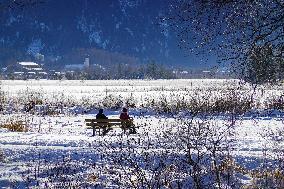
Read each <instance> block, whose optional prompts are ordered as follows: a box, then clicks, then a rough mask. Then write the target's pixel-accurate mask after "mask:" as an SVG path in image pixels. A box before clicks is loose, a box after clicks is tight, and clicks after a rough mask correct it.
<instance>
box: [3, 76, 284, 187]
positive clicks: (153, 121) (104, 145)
mask: <svg viewBox="0 0 284 189" xmlns="http://www.w3.org/2000/svg"><path fill="white" fill-rule="evenodd" d="M238 86H239V82H238V81H237V80H157V81H142V80H136V81H135V80H133V81H127V80H118V81H2V84H1V90H2V91H3V94H2V96H4V97H5V99H4V100H3V101H5V103H4V102H2V103H4V105H3V106H4V110H3V111H2V115H1V118H0V121H1V124H4V123H7V122H13V120H14V121H15V120H16V121H19V120H21V121H24V122H25V123H26V126H27V127H28V131H27V132H12V131H9V130H8V129H6V128H0V187H1V188H26V187H34V188H71V187H74V188H197V183H201V184H202V185H201V186H203V187H205V186H206V187H207V188H218V187H219V188H240V187H244V186H252V185H253V184H259V183H262V181H261V179H262V177H257V176H255V174H254V173H252V170H258V171H259V172H261V171H263V170H265V171H266V172H268V171H267V170H270V172H269V173H270V175H272V176H271V177H275V175H276V173H275V172H273V171H274V170H275V167H278V168H280V167H279V166H282V164H281V163H279V162H281V160H284V157H283V156H282V151H281V150H282V144H283V141H284V139H283V135H282V134H283V133H284V130H283V121H284V118H283V115H284V114H283V113H282V112H281V111H280V110H262V111H261V113H259V114H256V113H247V114H244V115H234V114H230V113H228V114H218V115H216V114H214V115H206V116H205V115H200V114H199V115H196V116H193V115H192V114H190V113H188V112H186V111H184V110H182V111H179V112H175V113H174V114H173V113H165V112H162V113H161V112H156V111H154V109H152V108H151V107H150V106H145V104H147V103H148V102H150V103H151V102H152V101H153V99H154V100H157V101H158V100H160V98H161V97H163V95H165V96H166V102H167V103H169V104H170V103H172V101H171V100H176V99H177V98H182V97H183V96H186V95H187V94H188V93H189V92H190V93H191V94H194V93H196V92H200V91H201V92H202V93H203V92H204V91H211V92H212V93H210V94H211V95H212V94H216V95H218V94H219V93H221V91H224V90H230V89H235V90H237V89H238V90H240V91H245V92H244V93H246V94H248V95H250V94H251V93H252V92H251V91H250V89H249V86H242V88H241V89H240V88H238ZM282 92H283V91H282V87H281V86H277V87H275V88H273V87H267V88H265V87H263V88H262V89H261V90H259V91H258V93H257V94H256V97H255V99H256V101H259V102H262V103H263V101H264V100H263V99H265V98H267V97H269V96H271V95H272V94H273V95H276V94H282ZM198 94H200V93H198ZM110 95H112V96H115V98H112V99H110V101H112V100H114V99H115V100H117V98H120V99H121V103H120V104H119V103H118V105H121V107H122V106H125V105H129V104H128V103H127V102H126V101H127V100H129V99H131V100H132V101H133V103H135V106H132V107H130V108H129V111H130V115H131V116H132V117H133V118H134V123H135V125H136V126H137V134H131V135H130V134H129V133H123V132H122V130H121V129H120V128H114V129H113V130H111V131H110V132H109V133H108V134H107V135H106V136H94V137H92V136H91V135H92V130H90V129H87V128H86V126H85V122H84V121H85V119H86V118H93V117H95V114H96V113H97V108H99V107H103V105H105V104H104V102H103V99H104V98H106V97H108V96H110ZM130 97H131V98H130ZM173 97H175V98H173ZM211 97H212V98H214V96H211ZM7 98H8V99H7ZM33 98H37V99H38V98H40V99H41V100H42V101H43V104H46V103H51V102H54V103H59V102H62V101H64V104H66V103H71V104H72V103H73V104H72V105H70V106H66V105H64V107H61V111H58V113H57V114H52V115H50V114H47V115H46V114H41V113H39V112H37V111H35V112H33V113H30V112H25V111H23V110H22V109H23V108H22V107H23V106H24V103H25V102H28V101H29V100H31V99H33ZM66 99H68V101H66ZM149 99H150V100H149ZM86 101H87V102H88V103H87V105H86V104H85V102H86ZM92 103H94V104H95V105H94V106H92ZM14 104H17V105H18V106H19V107H20V108H18V109H17V108H15V107H13V108H9V107H11V106H14ZM148 104H149V103H148ZM84 105H85V106H84ZM116 105H117V104H116ZM53 106H54V104H53ZM121 107H118V108H117V107H111V106H110V107H109V108H108V109H106V110H105V113H106V114H107V115H108V116H109V117H110V118H118V116H119V113H120V110H121ZM5 108H6V109H5ZM253 111H256V110H253ZM251 112H252V111H251ZM11 120H12V121H11ZM229 160H230V161H229ZM231 160H233V161H234V163H228V162H231ZM224 164H226V166H225V167H226V168H224ZM237 165H238V166H239V167H238V166H237ZM240 167H243V168H245V169H246V170H247V171H243V172H242V171H241V170H240V169H241V168H240ZM217 170H219V171H217ZM282 170H283V169H282ZM277 173H278V172H277ZM228 175H230V176H228ZM278 175H280V176H279V178H280V180H281V179H282V181H283V176H282V175H283V174H282V172H281V168H280V173H279V174H278ZM219 177H220V178H219ZM267 177H269V176H267V175H266V180H267ZM198 178H200V179H198ZM277 178H278V177H277ZM277 178H273V179H274V180H275V179H276V180H277ZM273 179H272V181H270V180H271V179H270V180H269V181H270V182H272V183H274V180H273ZM259 180H260V181H259ZM266 180H265V181H266ZM278 180H279V179H278ZM278 180H277V181H278ZM203 187H201V188H203Z"/></svg>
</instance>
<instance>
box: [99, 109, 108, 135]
mask: <svg viewBox="0 0 284 189" xmlns="http://www.w3.org/2000/svg"><path fill="white" fill-rule="evenodd" d="M96 119H108V117H107V116H106V115H105V114H104V110H103V109H99V113H98V114H97V115H96ZM102 123H104V122H103V121H102ZM109 130H111V128H110V127H109V126H107V124H106V125H104V126H103V135H106V134H107V132H108V131H109Z"/></svg>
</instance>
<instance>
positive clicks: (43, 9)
mask: <svg viewBox="0 0 284 189" xmlns="http://www.w3.org/2000/svg"><path fill="white" fill-rule="evenodd" d="M171 3H172V2H171V0H155V1H153V0H68V1H67V0H60V1H58V0H46V1H45V3H43V4H40V5H37V6H34V7H25V8H24V9H14V10H12V11H5V12H2V13H1V17H0V19H1V20H0V24H1V29H0V48H2V49H3V48H4V49H5V48H10V49H13V50H17V52H18V51H19V52H20V53H17V54H21V58H25V57H26V56H35V55H36V54H38V53H39V54H43V55H45V57H53V58H54V57H62V56H64V54H66V53H69V52H70V51H72V49H76V48H90V49H91V48H96V49H102V50H105V51H107V52H111V53H121V54H123V55H127V56H131V57H136V58H138V59H139V60H140V61H141V62H142V63H145V62H148V61H149V60H154V61H156V62H158V63H161V64H166V65H170V66H183V67H189V68H200V67H210V66H212V65H215V64H216V63H215V62H216V61H215V60H214V58H209V61H204V59H206V58H207V57H206V58H204V57H203V58H201V57H197V56H195V55H191V54H188V53H187V52H185V51H184V50H182V49H180V48H179V46H178V39H177V34H176V33H175V32H174V31H173V30H172V29H171V27H170V26H169V25H168V24H167V23H163V24H161V23H160V18H162V17H164V16H167V14H168V11H169V7H170V5H171ZM0 61H1V56H0Z"/></svg>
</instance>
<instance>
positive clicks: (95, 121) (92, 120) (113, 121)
mask: <svg viewBox="0 0 284 189" xmlns="http://www.w3.org/2000/svg"><path fill="white" fill-rule="evenodd" d="M122 121H123V120H121V119H85V122H86V123H121V122H122Z"/></svg>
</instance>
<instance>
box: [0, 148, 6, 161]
mask: <svg viewBox="0 0 284 189" xmlns="http://www.w3.org/2000/svg"><path fill="white" fill-rule="evenodd" d="M4 161H5V154H4V152H3V151H2V150H0V162H4Z"/></svg>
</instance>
